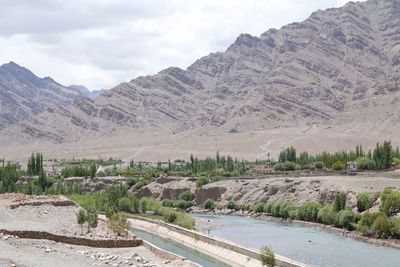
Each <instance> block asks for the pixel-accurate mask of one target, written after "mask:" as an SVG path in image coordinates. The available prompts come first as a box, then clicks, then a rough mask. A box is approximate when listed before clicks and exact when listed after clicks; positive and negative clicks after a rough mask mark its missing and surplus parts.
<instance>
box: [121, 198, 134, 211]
mask: <svg viewBox="0 0 400 267" xmlns="http://www.w3.org/2000/svg"><path fill="white" fill-rule="evenodd" d="M118 209H119V210H120V211H124V212H131V211H132V210H133V201H132V199H131V198H129V197H123V198H120V199H119V200H118Z"/></svg>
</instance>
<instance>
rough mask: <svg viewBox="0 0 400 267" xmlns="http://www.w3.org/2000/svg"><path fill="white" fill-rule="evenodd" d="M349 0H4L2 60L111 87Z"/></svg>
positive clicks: (62, 79)
mask: <svg viewBox="0 0 400 267" xmlns="http://www.w3.org/2000/svg"><path fill="white" fill-rule="evenodd" d="M347 2H349V1H346V0H344V1H343V0H168V1H167V0H151V1H148V0H68V1H65V0H18V1H16V0H0V48H1V49H0V65H1V64H4V63H8V62H9V61H14V62H15V63H17V64H19V65H21V66H24V67H26V68H28V69H30V70H31V71H33V72H34V73H35V74H36V75H38V76H39V77H45V76H50V77H52V78H53V79H55V80H56V81H58V82H59V83H61V84H63V85H66V86H68V85H71V84H78V85H84V86H86V87H87V88H89V89H90V90H95V89H102V88H104V89H109V88H112V87H113V86H116V85H118V84H119V83H121V82H125V81H130V80H132V79H134V78H136V77H137V76H141V75H152V74H155V73H157V72H159V71H160V70H162V69H164V68H167V67H170V66H177V67H180V68H183V69H185V68H187V67H188V66H189V65H190V64H191V63H193V62H194V61H195V60H196V59H198V58H200V57H202V56H206V55H208V54H209V53H212V52H217V51H225V50H226V48H227V47H228V46H229V45H230V44H231V43H233V42H234V41H235V39H236V37H237V36H239V34H241V33H249V34H251V35H254V36H260V35H261V34H262V33H263V32H265V31H267V30H268V29H270V28H276V29H279V28H280V27H282V26H283V25H286V24H288V23H291V22H297V21H302V20H304V19H306V18H307V17H308V16H310V15H311V13H312V12H313V11H316V10H318V9H326V8H330V7H339V6H342V5H344V4H345V3H347Z"/></svg>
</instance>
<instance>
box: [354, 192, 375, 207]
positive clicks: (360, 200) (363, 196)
mask: <svg viewBox="0 0 400 267" xmlns="http://www.w3.org/2000/svg"><path fill="white" fill-rule="evenodd" d="M373 204H374V199H373V198H372V197H371V196H370V195H369V194H368V193H366V192H363V193H360V194H358V195H357V209H358V211H359V212H363V211H366V210H368V209H370V208H371V207H372V205H373Z"/></svg>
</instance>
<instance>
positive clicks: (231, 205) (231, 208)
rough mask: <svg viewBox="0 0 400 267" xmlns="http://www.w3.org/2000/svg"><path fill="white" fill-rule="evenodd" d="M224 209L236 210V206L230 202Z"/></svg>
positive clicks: (233, 202)
mask: <svg viewBox="0 0 400 267" xmlns="http://www.w3.org/2000/svg"><path fill="white" fill-rule="evenodd" d="M226 208H228V209H230V210H237V209H238V206H237V205H236V203H235V201H233V200H230V201H229V202H228V204H227V205H226Z"/></svg>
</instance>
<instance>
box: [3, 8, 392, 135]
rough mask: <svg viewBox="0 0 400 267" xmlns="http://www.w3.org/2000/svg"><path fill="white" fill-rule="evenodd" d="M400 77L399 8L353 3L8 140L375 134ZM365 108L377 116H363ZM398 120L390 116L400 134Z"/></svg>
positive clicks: (249, 39)
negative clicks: (327, 131) (305, 131)
mask: <svg viewBox="0 0 400 267" xmlns="http://www.w3.org/2000/svg"><path fill="white" fill-rule="evenodd" d="M255 23H256V22H255ZM399 70H400V1H398V0H369V1H366V2H361V3H354V2H350V3H348V4H347V5H345V6H344V7H342V8H333V9H328V10H325V11H317V12H314V13H313V14H312V15H311V16H310V17H309V18H308V19H306V20H305V21H303V22H300V23H292V24H289V25H287V26H284V27H282V28H281V29H279V30H276V29H270V30H268V31H266V32H265V33H263V34H262V35H261V36H260V37H254V36H251V35H248V34H242V35H240V36H239V37H238V38H237V39H236V41H235V42H234V43H233V44H232V45H231V46H230V47H229V48H228V49H227V50H226V51H225V52H218V53H213V54H210V55H208V56H206V57H203V58H201V59H199V60H197V61H196V62H194V63H193V64H192V65H191V66H189V67H188V68H187V69H186V70H182V69H179V68H174V67H172V68H168V69H165V70H163V71H161V72H159V73H158V74H156V75H153V76H146V77H139V78H136V79H134V80H132V81H130V82H126V83H122V84H120V85H118V86H116V87H114V88H112V89H111V90H109V91H107V92H105V93H103V94H102V95H101V96H99V97H97V98H96V99H95V100H89V99H78V100H76V101H75V102H74V103H73V105H72V106H71V107H70V108H62V107H61V108H55V109H51V110H48V111H46V112H44V113H41V114H40V115H38V116H36V117H35V118H34V120H31V121H26V122H24V123H22V124H19V125H17V126H14V127H13V128H12V129H8V130H7V131H5V132H14V133H15V132H18V133H21V132H22V133H24V135H26V134H27V135H28V136H31V137H34V138H38V137H44V138H47V139H51V140H53V141H56V142H64V141H68V140H76V139H78V138H80V137H81V136H82V135H83V134H88V135H93V134H98V135H103V134H105V133H111V132H114V131H115V130H116V129H120V128H124V129H125V128H128V129H152V130H154V129H159V130H165V129H167V131H169V132H171V133H174V132H181V131H185V130H189V129H213V130H218V131H221V132H236V131H247V130H262V129H271V128H278V127H286V126H301V125H305V124H311V123H326V122H329V123H330V122H332V123H342V119H341V118H342V117H343V118H347V121H349V123H353V122H354V121H353V120H352V119H351V118H354V116H358V117H357V118H362V119H363V120H364V121H365V122H366V124H365V125H366V126H365V127H367V128H368V127H374V125H376V122H380V123H381V122H382V121H384V120H386V118H387V117H386V115H387V113H388V112H389V113H390V111H388V110H387V107H388V106H393V105H394V106H396V105H395V103H393V101H394V100H393V96H394V95H396V96H398V95H399V92H400V90H399V89H400V85H399V83H400V72H399ZM375 99H378V100H375ZM362 103H364V104H362ZM374 103H378V105H379V106H376V105H375V104H374ZM360 105H361V108H360ZM368 105H370V106H371V107H372V108H373V109H374V110H376V112H378V114H375V113H374V116H370V117H365V116H360V114H359V112H360V110H363V109H364V111H365V110H369V108H368V109H366V108H365V107H366V106H368ZM363 107H364V108H363ZM380 110H384V111H382V113H379V112H381V111H380ZM399 116H400V114H399V113H398V112H397V111H395V112H394V113H393V112H392V113H391V118H390V121H391V122H392V121H393V122H394V123H397V124H395V125H394V126H393V125H392V124H391V125H392V127H394V129H400V125H399V123H398V121H397V122H396V119H397V118H399ZM349 118H350V119H349ZM388 124H389V123H388ZM362 127H364V126H362ZM366 130H368V129H366ZM3 133H4V131H3Z"/></svg>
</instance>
